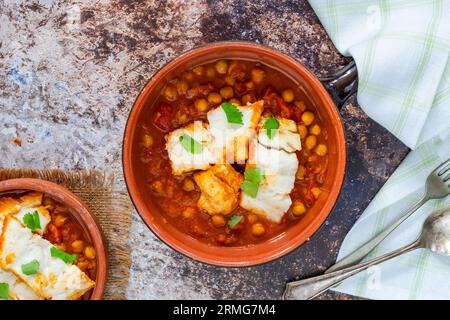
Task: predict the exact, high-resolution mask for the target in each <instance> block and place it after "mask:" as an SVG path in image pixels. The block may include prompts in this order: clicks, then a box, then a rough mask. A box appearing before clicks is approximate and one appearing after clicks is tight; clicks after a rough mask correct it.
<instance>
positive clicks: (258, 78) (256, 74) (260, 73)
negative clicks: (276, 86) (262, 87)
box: [251, 68, 265, 84]
mask: <svg viewBox="0 0 450 320" xmlns="http://www.w3.org/2000/svg"><path fill="white" fill-rule="evenodd" d="M251 74H252V81H253V82H254V83H256V84H260V83H261V82H262V81H263V80H264V76H265V75H264V70H262V69H260V68H254V69H252V71H251Z"/></svg>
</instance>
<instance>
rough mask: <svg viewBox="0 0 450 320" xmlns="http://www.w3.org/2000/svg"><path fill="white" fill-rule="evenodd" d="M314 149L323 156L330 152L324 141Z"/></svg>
mask: <svg viewBox="0 0 450 320" xmlns="http://www.w3.org/2000/svg"><path fill="white" fill-rule="evenodd" d="M314 151H315V152H316V154H317V155H319V156H322V157H323V156H325V155H326V154H327V152H328V150H327V146H326V145H324V144H322V143H321V144H319V145H318V146H317V147H316V149H315V150H314Z"/></svg>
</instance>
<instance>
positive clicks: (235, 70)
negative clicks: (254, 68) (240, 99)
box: [228, 61, 247, 81]
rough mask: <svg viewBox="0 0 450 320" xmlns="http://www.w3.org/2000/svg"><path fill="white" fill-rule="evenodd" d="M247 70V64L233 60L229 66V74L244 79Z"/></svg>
mask: <svg viewBox="0 0 450 320" xmlns="http://www.w3.org/2000/svg"><path fill="white" fill-rule="evenodd" d="M246 70H247V68H246V66H245V64H243V63H240V62H237V61H233V62H231V64H230V67H229V68H228V75H229V76H230V77H232V78H235V79H238V80H240V81H244V79H245V73H246Z"/></svg>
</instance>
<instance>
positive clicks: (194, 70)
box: [192, 66, 205, 77]
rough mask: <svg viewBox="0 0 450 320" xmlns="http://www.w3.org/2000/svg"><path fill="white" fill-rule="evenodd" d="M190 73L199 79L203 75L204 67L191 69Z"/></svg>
mask: <svg viewBox="0 0 450 320" xmlns="http://www.w3.org/2000/svg"><path fill="white" fill-rule="evenodd" d="M192 72H194V73H195V74H196V75H197V76H199V77H201V76H202V75H203V74H204V73H205V67H204V66H198V67H195V68H194V69H192Z"/></svg>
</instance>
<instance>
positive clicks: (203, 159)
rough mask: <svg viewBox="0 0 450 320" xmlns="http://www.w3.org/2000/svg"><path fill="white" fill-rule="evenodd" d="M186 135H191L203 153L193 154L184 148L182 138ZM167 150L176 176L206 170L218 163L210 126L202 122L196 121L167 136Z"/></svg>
mask: <svg viewBox="0 0 450 320" xmlns="http://www.w3.org/2000/svg"><path fill="white" fill-rule="evenodd" d="M184 134H187V135H189V136H190V137H191V138H193V139H194V140H195V141H197V142H198V143H200V144H201V145H202V152H201V153H192V152H189V151H188V150H186V149H185V148H184V147H183V145H182V144H181V142H180V137H181V136H183V135H184ZM166 149H167V152H168V155H169V159H170V163H171V165H172V173H173V174H174V175H180V174H182V173H184V172H189V171H193V170H205V169H208V168H209V166H210V165H211V164H214V163H216V162H217V161H218V153H217V151H216V150H215V149H214V143H213V137H212V135H211V133H210V131H209V129H208V125H207V124H206V123H204V122H202V121H195V122H194V123H191V124H189V125H187V126H186V127H183V128H179V129H176V130H174V131H172V132H171V133H169V134H168V135H167V136H166Z"/></svg>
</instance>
